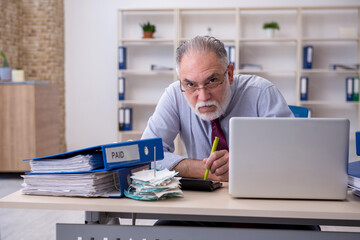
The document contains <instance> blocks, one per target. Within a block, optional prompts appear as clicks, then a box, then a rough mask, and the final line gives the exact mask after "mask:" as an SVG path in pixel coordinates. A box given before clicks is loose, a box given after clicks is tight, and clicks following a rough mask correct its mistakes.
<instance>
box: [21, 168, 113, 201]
mask: <svg viewBox="0 0 360 240" xmlns="http://www.w3.org/2000/svg"><path fill="white" fill-rule="evenodd" d="M22 177H23V178H24V182H23V184H22V187H23V189H22V192H23V193H24V194H32V195H51V196H83V197H100V196H106V195H107V194H108V193H110V192H113V191H118V189H119V177H118V173H117V172H116V171H114V172H92V173H79V174H37V175H22Z"/></svg>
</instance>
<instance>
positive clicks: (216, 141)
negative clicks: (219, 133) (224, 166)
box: [204, 137, 219, 180]
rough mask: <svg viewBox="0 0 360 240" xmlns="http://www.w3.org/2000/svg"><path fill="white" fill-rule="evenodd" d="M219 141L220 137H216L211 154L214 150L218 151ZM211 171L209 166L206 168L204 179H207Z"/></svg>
mask: <svg viewBox="0 0 360 240" xmlns="http://www.w3.org/2000/svg"><path fill="white" fill-rule="evenodd" d="M218 142H219V138H218V137H215V139H214V142H213V145H212V148H211V152H210V155H211V154H212V153H213V152H215V151H216V148H217V145H218ZM209 157H210V156H209ZM209 171H210V169H209V168H207V169H206V170H205V175H204V180H206V179H207V177H208V175H209Z"/></svg>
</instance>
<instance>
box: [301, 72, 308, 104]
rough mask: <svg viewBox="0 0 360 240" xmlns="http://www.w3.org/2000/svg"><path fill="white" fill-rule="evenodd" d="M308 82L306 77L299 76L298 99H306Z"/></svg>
mask: <svg viewBox="0 0 360 240" xmlns="http://www.w3.org/2000/svg"><path fill="white" fill-rule="evenodd" d="M308 84H309V79H308V77H301V78H300V100H301V101H307V100H308V89H309V87H308Z"/></svg>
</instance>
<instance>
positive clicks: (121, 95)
mask: <svg viewBox="0 0 360 240" xmlns="http://www.w3.org/2000/svg"><path fill="white" fill-rule="evenodd" d="M118 92H119V100H125V78H124V77H119V81H118Z"/></svg>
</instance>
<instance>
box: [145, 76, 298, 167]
mask: <svg viewBox="0 0 360 240" xmlns="http://www.w3.org/2000/svg"><path fill="white" fill-rule="evenodd" d="M232 117H293V114H292V112H291V110H290V109H289V107H288V105H287V103H286V101H285V99H284V98H283V96H282V95H281V93H280V92H279V90H278V89H277V88H276V87H275V86H274V85H273V84H272V83H271V82H269V81H268V80H266V79H264V78H261V77H258V76H255V75H235V76H234V82H233V84H232V85H231V101H230V103H229V105H228V107H227V109H226V111H225V113H224V114H223V115H222V116H221V117H220V118H219V120H220V124H221V128H222V130H223V132H224V134H225V136H226V140H227V142H229V120H230V118H232ZM178 133H180V137H181V141H182V143H183V145H184V147H185V150H186V153H187V157H185V156H180V155H177V154H174V153H173V152H174V150H175V147H174V139H175V137H176V136H177V134H178ZM154 137H160V138H162V140H163V145H164V160H161V161H158V162H157V165H156V167H157V168H159V169H164V168H168V169H173V168H174V167H175V166H176V165H177V164H178V163H179V162H180V161H181V160H183V159H185V158H190V159H198V160H202V159H204V158H207V157H209V154H210V151H211V145H212V143H211V124H210V121H204V120H202V119H201V118H199V117H198V116H197V115H196V114H195V113H194V112H193V111H192V109H191V107H190V106H189V104H188V102H187V101H186V97H185V95H184V93H183V92H181V91H180V81H176V82H174V83H172V84H171V85H170V86H169V87H167V88H166V90H165V92H164V94H163V95H162V97H161V98H160V101H159V103H158V105H157V106H156V109H155V112H154V114H153V115H152V116H151V117H150V119H149V121H148V124H147V127H146V129H145V131H144V133H143V135H142V137H141V138H142V139H143V138H154Z"/></svg>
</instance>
